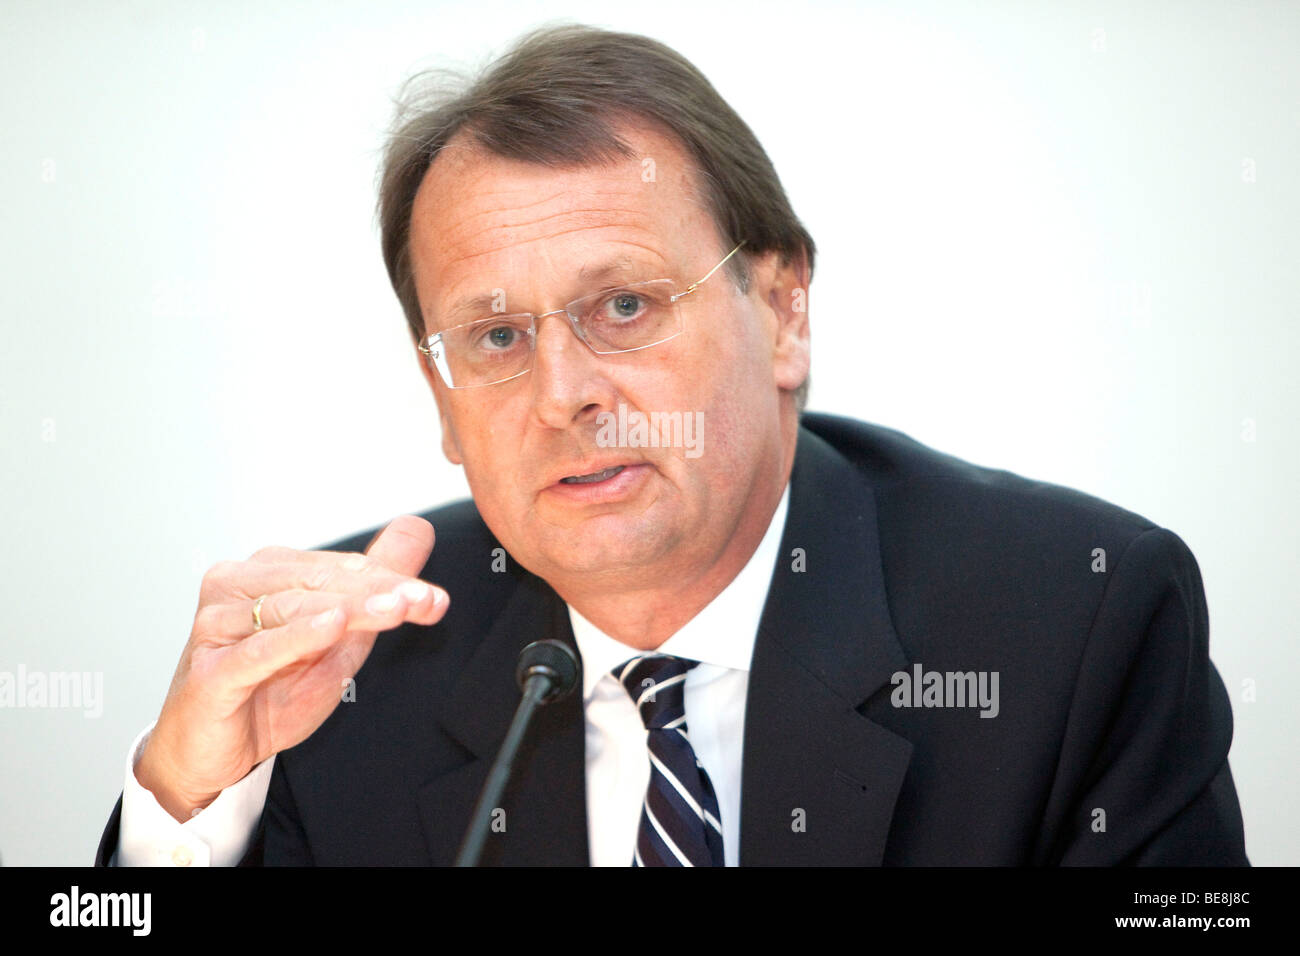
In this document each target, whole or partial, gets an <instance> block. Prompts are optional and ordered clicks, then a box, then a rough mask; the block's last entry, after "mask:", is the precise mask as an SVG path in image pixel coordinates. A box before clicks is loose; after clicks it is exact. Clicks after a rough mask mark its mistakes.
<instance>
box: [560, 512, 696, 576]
mask: <svg viewBox="0 0 1300 956" xmlns="http://www.w3.org/2000/svg"><path fill="white" fill-rule="evenodd" d="M682 537H683V536H682V535H680V534H675V533H673V531H672V530H671V529H670V528H669V527H667V526H666V525H665V524H664V522H662V521H656V520H653V519H651V518H649V517H648V516H646V515H644V514H642V515H633V516H629V515H620V514H610V515H601V516H600V517H596V518H589V519H587V520H586V521H583V522H582V523H581V524H580V525H578V526H577V527H574V528H566V529H555V528H551V529H548V533H547V535H546V543H545V545H544V546H543V548H542V559H543V561H544V562H545V563H546V564H548V565H550V566H551V567H554V568H556V569H557V570H559V571H560V572H561V573H568V574H576V573H583V574H599V573H602V572H611V573H616V572H618V571H622V570H639V569H644V568H652V567H654V566H656V565H658V564H660V563H661V562H663V561H665V560H670V559H671V558H672V556H673V552H674V550H675V549H676V548H677V547H679V546H680V544H681V541H682Z"/></svg>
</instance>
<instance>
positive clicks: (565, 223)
mask: <svg viewBox="0 0 1300 956" xmlns="http://www.w3.org/2000/svg"><path fill="white" fill-rule="evenodd" d="M618 133H619V135H620V137H621V138H622V139H623V140H624V142H626V143H627V144H628V145H629V146H630V147H631V149H632V152H633V155H632V156H630V157H628V158H626V159H620V160H618V161H617V162H614V163H609V164H601V165H592V166H578V167H573V168H567V169H557V168H555V167H549V166H543V165H539V164H533V163H524V162H519V161H517V160H511V159H506V158H504V157H500V156H494V155H492V154H490V153H486V152H485V151H483V150H482V149H480V148H478V147H475V146H473V145H471V144H470V143H468V142H467V141H466V140H464V139H463V138H461V137H457V138H455V139H453V140H452V142H451V143H450V144H449V145H448V146H447V147H446V148H445V149H444V150H443V151H442V152H440V153H439V155H438V157H437V159H436V161H435V162H434V163H433V164H432V165H431V166H430V168H429V171H428V172H427V173H426V174H425V177H424V180H423V182H422V183H421V185H420V189H419V191H418V192H417V194H416V197H415V203H414V206H413V209H412V213H411V232H410V252H411V264H412V268H413V271H414V278H415V282H416V293H417V295H418V296H419V300H420V304H421V308H422V310H423V312H424V314H425V318H426V321H428V320H431V319H434V318H435V317H436V316H437V315H441V314H445V313H446V312H448V311H449V310H450V308H451V307H452V306H453V305H454V304H456V303H458V302H462V301H467V300H468V299H469V298H472V297H475V296H479V297H481V296H482V295H484V294H491V293H492V292H493V291H494V290H497V289H502V290H505V292H506V295H507V299H508V300H510V299H513V304H512V305H511V306H510V308H511V311H514V310H515V308H516V307H517V308H519V309H520V310H522V311H533V310H541V309H543V308H557V307H559V306H558V305H556V304H554V303H543V302H541V301H537V300H536V299H535V296H536V295H537V294H542V295H548V296H552V295H553V296H554V297H557V298H562V297H564V296H568V295H574V294H580V292H579V291H575V290H576V286H575V285H572V283H579V282H580V281H581V278H582V276H583V275H588V276H591V275H597V274H600V272H601V270H602V269H604V268H605V267H607V266H610V265H615V266H616V267H619V268H622V269H624V270H625V271H627V272H629V273H638V272H644V271H646V270H649V271H651V272H655V273H656V274H655V275H646V276H643V278H663V277H668V278H678V277H684V273H683V271H682V270H684V269H685V268H686V267H687V266H688V264H694V263H696V262H699V261H701V260H702V259H703V258H707V253H706V252H705V251H704V250H708V251H712V249H713V247H714V246H715V245H716V233H715V230H714V226H713V222H712V219H711V218H710V216H709V213H708V209H707V207H706V206H705V205H704V204H703V202H702V201H701V199H700V195H699V190H698V188H697V173H696V169H695V167H694V165H693V163H692V162H691V160H690V159H689V157H688V155H687V154H686V152H685V150H683V149H682V148H681V147H680V146H679V145H678V144H677V143H676V141H675V140H673V139H672V137H670V136H667V135H665V134H661V133H659V132H657V131H653V130H647V129H638V128H633V127H627V126H624V127H619V128H618ZM706 268H707V266H706ZM691 278H698V277H696V276H692V277H691ZM688 281H689V280H688ZM566 282H568V283H571V285H569V286H567V287H566V286H565V283H566ZM557 283H559V285H558V286H557ZM559 304H560V305H562V304H563V303H562V302H561V303H559Z"/></svg>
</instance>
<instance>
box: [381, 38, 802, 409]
mask: <svg viewBox="0 0 1300 956" xmlns="http://www.w3.org/2000/svg"><path fill="white" fill-rule="evenodd" d="M628 120H639V121H641V122H643V123H645V124H647V125H649V126H652V127H656V128H658V129H659V130H662V131H663V132H665V133H667V134H668V135H670V136H672V137H673V138H674V139H676V140H677V141H678V142H679V143H680V144H681V145H682V146H683V147H684V148H685V150H686V152H687V154H688V155H689V156H691V157H692V158H693V159H694V161H695V165H696V170H695V173H696V178H697V180H699V181H700V182H699V183H698V184H697V185H698V187H699V188H700V189H701V190H702V192H703V197H702V198H703V201H704V204H705V206H706V208H707V209H708V210H709V213H710V215H711V217H712V219H713V222H714V225H715V226H716V228H717V231H718V234H719V238H720V242H721V244H722V245H723V246H724V248H722V251H721V252H720V253H719V255H720V256H721V255H722V254H723V253H724V252H726V251H728V250H730V249H731V247H732V246H734V245H735V244H736V243H738V242H740V241H741V240H742V239H743V240H745V245H744V246H743V247H742V248H741V250H740V252H738V253H736V255H734V256H732V257H731V259H730V260H728V262H727V265H726V266H725V267H724V268H725V270H726V272H727V273H728V275H730V277H731V280H732V282H733V283H735V285H736V287H737V288H738V289H739V290H740V291H741V292H742V293H743V292H747V291H748V289H749V282H750V269H749V261H748V258H747V257H748V256H754V255H758V254H760V253H765V252H771V251H773V250H775V251H777V252H779V253H780V254H781V257H782V261H783V262H784V263H789V262H792V261H793V262H797V261H798V260H799V258H800V257H804V258H806V260H807V265H808V275H809V279H810V280H811V277H812V269H813V257H814V255H815V252H816V247H815V246H814V244H813V240H812V236H811V235H809V234H808V231H807V230H806V229H804V227H803V225H802V223H800V222H799V218H798V217H797V216H796V215H795V214H794V210H793V209H792V208H791V206H790V201H789V199H788V198H787V197H786V194H785V190H784V188H782V186H781V180H780V179H779V177H778V176H777V174H776V170H775V169H774V168H773V166H772V161H771V160H770V159H769V158H768V156H767V153H766V152H764V150H763V147H762V146H761V145H760V144H759V142H758V139H757V138H756V137H755V136H754V134H753V132H752V131H751V130H750V128H749V127H748V126H747V125H746V124H745V122H744V120H742V119H741V118H740V117H739V116H738V115H737V114H736V112H735V111H734V110H733V109H732V108H731V107H730V106H729V105H727V102H726V101H725V100H724V99H723V98H722V97H721V96H719V95H718V92H717V90H715V89H714V88H713V85H712V84H711V83H709V81H708V80H707V79H705V77H704V74H702V73H701V72H700V71H699V70H697V69H696V68H695V67H694V66H693V65H692V64H691V63H690V61H688V60H687V59H686V58H685V57H683V56H682V55H681V54H679V53H677V52H676V51H674V50H672V49H670V48H669V47H667V46H665V45H664V44H662V43H659V42H657V41H655V40H652V39H650V38H649V37H644V36H639V35H637V34H633V33H615V32H612V31H609V30H602V29H598V28H596V27H590V26H582V25H576V24H575V25H567V24H566V25H561V26H547V27H541V28H539V29H536V30H533V31H532V32H530V33H527V34H525V35H524V36H523V37H521V38H520V39H519V40H518V41H517V42H516V43H515V45H514V46H513V47H512V48H511V49H510V50H509V51H508V52H507V53H506V54H505V55H503V56H502V57H500V58H499V59H497V60H496V61H495V62H493V63H491V64H490V65H489V66H488V68H487V69H486V70H485V71H483V72H482V73H481V74H480V75H479V76H477V77H475V78H472V79H470V78H466V77H463V76H461V75H459V74H456V73H454V72H449V71H445V70H439V71H429V72H426V73H422V74H418V75H417V76H415V77H413V78H412V79H411V80H410V81H409V82H408V83H407V85H406V86H405V87H404V88H403V91H402V93H401V95H400V96H399V98H398V107H397V113H396V117H395V119H394V122H393V128H392V131H391V133H390V136H389V139H388V142H387V145H386V146H385V149H384V156H383V164H382V168H381V170H380V186H379V203H378V215H379V225H380V234H381V241H382V245H383V253H384V264H385V265H386V266H387V268H388V277H389V279H390V280H391V281H392V283H393V289H394V291H396V293H397V298H398V300H399V301H400V302H401V304H402V310H403V311H404V312H405V314H406V321H407V324H408V325H409V326H410V328H411V334H412V336H413V337H414V338H415V339H416V340H417V341H418V340H420V339H422V338H423V337H424V334H425V329H424V316H423V315H422V313H421V311H420V304H419V301H418V299H417V297H416V293H415V280H414V277H413V274H412V268H411V255H410V231H411V228H410V227H411V209H412V206H413V205H414V202H415V194H416V192H417V191H418V190H419V188H420V183H421V182H422V181H423V179H424V175H425V172H426V171H427V170H428V168H429V164H430V163H431V162H432V161H433V160H434V158H435V157H436V156H437V155H438V152H439V151H440V150H441V149H442V148H443V147H444V146H446V145H447V143H448V142H449V141H450V140H451V139H452V138H453V137H454V136H456V135H457V134H458V133H463V134H464V135H465V137H466V138H468V139H469V140H470V142H471V143H472V144H474V145H477V146H479V147H481V148H483V149H485V150H487V151H488V152H489V153H492V154H495V155H497V156H502V157H505V158H508V159H515V160H522V161H524V162H529V163H536V164H539V165H545V166H553V167H556V168H574V167H579V166H586V165H593V164H599V163H608V162H616V161H618V160H620V159H628V158H635V156H636V153H635V152H634V151H633V150H632V148H631V147H630V146H628V144H627V143H626V142H625V141H623V140H622V139H620V138H619V137H618V135H617V133H616V132H615V127H616V126H617V125H619V124H621V123H625V122H627V121H628ZM696 278H698V277H696ZM807 391H808V382H807V381H805V382H804V383H803V385H801V386H800V387H799V389H798V390H797V392H796V393H795V402H796V406H797V407H798V408H799V409H802V408H803V406H804V403H805V401H806V398H807Z"/></svg>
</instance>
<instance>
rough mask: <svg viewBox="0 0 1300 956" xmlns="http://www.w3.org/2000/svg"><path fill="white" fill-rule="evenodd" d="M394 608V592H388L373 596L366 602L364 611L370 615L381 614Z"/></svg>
mask: <svg viewBox="0 0 1300 956" xmlns="http://www.w3.org/2000/svg"><path fill="white" fill-rule="evenodd" d="M395 607H397V592H396V591H390V592H389V593H388V594H375V595H372V596H371V597H370V598H368V599H367V600H366V610H367V611H369V612H370V613H371V614H383V613H384V612H385V611H391V610H392V609H393V608H395Z"/></svg>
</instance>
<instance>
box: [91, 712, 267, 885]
mask: <svg viewBox="0 0 1300 956" xmlns="http://www.w3.org/2000/svg"><path fill="white" fill-rule="evenodd" d="M156 723H157V721H154V723H151V724H150V725H149V726H148V727H146V728H145V729H144V730H143V731H141V732H140V735H139V736H138V737H136V738H135V743H133V744H132V745H131V752H130V753H129V754H128V755H127V758H126V774H125V779H124V782H123V786H122V814H121V818H120V821H119V825H118V838H117V850H116V852H115V853H114V854H113V859H112V861H111V863H110V865H112V866H235V865H237V864H238V863H239V861H240V860H242V859H243V858H244V854H245V853H247V852H248V846H249V844H250V843H251V842H252V839H253V834H254V833H255V832H256V831H257V822H258V820H259V819H261V816H262V809H263V807H264V806H265V805H266V792H267V790H268V789H269V787H270V785H271V770H272V768H273V767H274V765H275V755H274V754H273V755H271V756H270V757H268V758H267V759H265V760H263V761H262V762H261V763H259V764H258V765H257V766H256V767H254V768H253V769H252V770H250V771H249V772H248V774H247V775H246V776H245V777H244V778H243V779H242V780H240V781H239V782H238V783H235V784H231V785H230V786H229V787H227V788H226V789H225V790H222V791H221V793H219V794H218V795H217V798H216V799H215V800H213V801H212V803H210V804H208V806H207V807H205V808H204V809H202V810H200V811H198V812H197V813H195V814H194V816H192V817H190V819H189V820H187V821H185V822H184V823H181V822H180V821H178V820H177V819H176V818H175V817H173V816H172V815H171V814H170V813H168V812H167V811H166V810H164V809H163V808H162V806H161V804H159V803H158V800H157V798H156V797H154V795H153V793H152V792H150V791H148V790H146V789H145V788H144V787H142V786H141V785H140V781H138V780H136V778H135V762H136V760H137V758H138V757H139V755H140V751H141V750H142V749H143V748H144V745H145V742H146V741H147V740H148V739H149V734H150V733H152V732H153V728H154V724H156Z"/></svg>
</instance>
